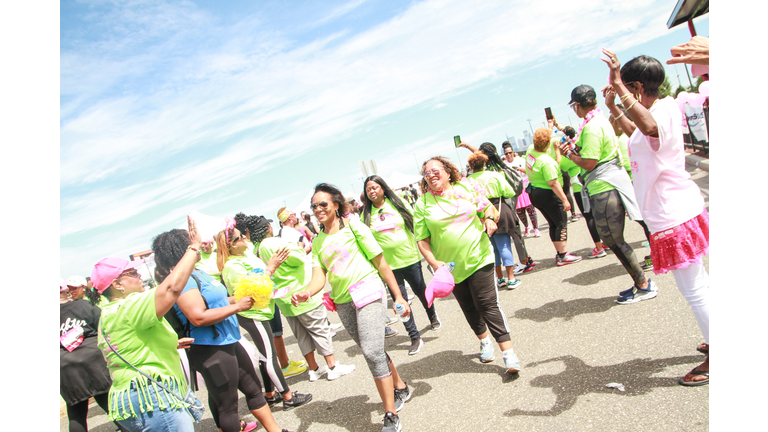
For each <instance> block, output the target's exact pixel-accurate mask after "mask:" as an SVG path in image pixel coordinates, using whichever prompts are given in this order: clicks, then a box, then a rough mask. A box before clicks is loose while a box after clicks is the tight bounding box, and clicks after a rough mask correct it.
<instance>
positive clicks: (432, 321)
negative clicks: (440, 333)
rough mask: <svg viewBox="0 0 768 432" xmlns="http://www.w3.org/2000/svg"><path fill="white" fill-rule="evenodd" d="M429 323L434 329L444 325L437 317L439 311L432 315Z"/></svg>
mask: <svg viewBox="0 0 768 432" xmlns="http://www.w3.org/2000/svg"><path fill="white" fill-rule="evenodd" d="M429 323H430V324H432V330H437V329H439V328H440V327H442V326H443V324H442V323H441V322H440V318H438V317H437V313H435V314H434V315H432V318H430V319H429Z"/></svg>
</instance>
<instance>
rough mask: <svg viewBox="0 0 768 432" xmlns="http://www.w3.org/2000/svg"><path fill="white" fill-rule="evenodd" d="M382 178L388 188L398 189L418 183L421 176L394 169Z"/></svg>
mask: <svg viewBox="0 0 768 432" xmlns="http://www.w3.org/2000/svg"><path fill="white" fill-rule="evenodd" d="M384 180H386V182H387V184H388V185H389V187H390V188H392V189H398V188H401V187H405V186H408V185H410V184H413V183H418V181H419V180H421V176H420V175H418V174H403V173H401V172H398V171H395V172H393V173H392V174H390V175H389V177H386V178H385V179H384Z"/></svg>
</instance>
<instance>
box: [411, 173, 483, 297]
mask: <svg viewBox="0 0 768 432" xmlns="http://www.w3.org/2000/svg"><path fill="white" fill-rule="evenodd" d="M471 182H474V180H471V179H467V180H466V181H461V182H458V183H452V184H451V186H452V188H451V189H449V190H447V191H444V193H443V194H442V195H434V194H432V193H425V194H424V195H422V196H421V197H420V198H419V200H418V201H417V202H416V206H415V207H414V210H413V217H414V221H413V223H414V231H415V238H416V241H420V240H424V239H427V238H429V239H430V245H431V247H432V253H433V254H434V256H435V258H436V259H437V260H439V261H443V262H445V263H448V262H451V261H453V262H455V263H456V267H455V268H454V270H453V278H454V281H455V282H456V283H460V282H462V281H464V279H466V278H468V277H469V276H471V275H472V274H473V273H474V272H476V271H477V270H478V269H480V268H482V267H484V266H486V265H488V264H493V262H494V261H493V249H492V246H491V241H490V239H489V238H488V236H487V235H486V234H485V231H484V227H483V224H482V222H480V216H482V214H483V213H482V212H484V211H485V209H486V208H487V207H488V206H489V205H491V203H490V201H488V199H487V198H486V197H484V196H482V195H481V194H480V193H478V192H477V191H476V190H475V188H474V187H473V185H472V183H471Z"/></svg>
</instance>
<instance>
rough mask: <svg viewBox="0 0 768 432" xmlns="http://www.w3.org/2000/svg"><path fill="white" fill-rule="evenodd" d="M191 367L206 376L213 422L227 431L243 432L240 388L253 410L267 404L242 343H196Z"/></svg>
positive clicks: (190, 350)
mask: <svg viewBox="0 0 768 432" xmlns="http://www.w3.org/2000/svg"><path fill="white" fill-rule="evenodd" d="M189 364H190V365H191V366H192V367H193V368H194V369H195V370H196V371H198V372H200V375H202V376H203V379H204V380H205V386H206V387H207V389H208V406H209V407H210V408H211V415H212V416H213V421H214V422H215V423H216V426H217V427H218V428H220V429H221V430H222V431H223V432H239V431H240V417H239V415H238V412H237V400H238V394H237V390H238V389H239V390H240V391H241V392H242V393H243V394H244V395H245V400H246V402H247V404H248V409H249V410H251V411H253V410H257V409H259V408H261V407H263V406H264V405H266V404H267V401H266V399H264V394H263V393H262V392H261V382H259V377H258V376H257V375H256V370H255V369H254V368H253V363H252V362H251V358H250V357H249V356H248V353H247V352H246V351H245V348H243V346H242V345H240V343H238V342H235V343H233V344H230V345H222V346H218V345H194V344H193V345H192V346H191V347H190V348H189Z"/></svg>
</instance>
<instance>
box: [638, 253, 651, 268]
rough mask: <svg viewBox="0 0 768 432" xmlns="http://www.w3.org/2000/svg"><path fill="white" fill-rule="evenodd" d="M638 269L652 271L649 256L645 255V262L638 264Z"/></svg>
mask: <svg viewBox="0 0 768 432" xmlns="http://www.w3.org/2000/svg"><path fill="white" fill-rule="evenodd" d="M640 267H642V268H643V271H651V270H653V261H652V260H651V256H650V255H646V257H645V262H643V263H642V264H640Z"/></svg>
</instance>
